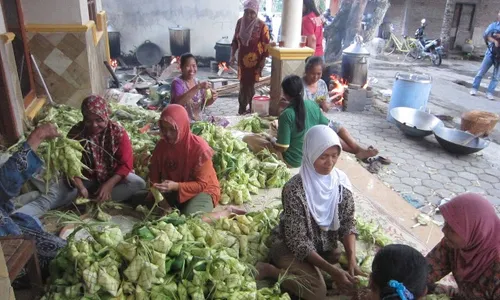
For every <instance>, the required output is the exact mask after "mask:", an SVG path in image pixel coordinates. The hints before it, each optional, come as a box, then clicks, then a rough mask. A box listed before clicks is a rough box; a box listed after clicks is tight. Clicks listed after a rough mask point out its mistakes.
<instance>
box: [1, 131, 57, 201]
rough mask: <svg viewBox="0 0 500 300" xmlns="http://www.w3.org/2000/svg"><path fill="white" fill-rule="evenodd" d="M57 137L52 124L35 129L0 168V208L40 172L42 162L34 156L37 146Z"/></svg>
mask: <svg viewBox="0 0 500 300" xmlns="http://www.w3.org/2000/svg"><path fill="white" fill-rule="evenodd" d="M57 136H59V134H58V132H57V128H56V127H55V126H54V125H52V124H44V125H42V126H40V127H37V128H36V129H35V130H34V131H33V132H32V133H31V134H30V135H29V137H28V139H27V140H26V142H25V143H23V144H22V146H21V148H20V149H19V150H17V151H16V152H14V154H12V156H11V157H9V159H8V160H7V161H6V162H5V163H4V164H3V165H2V166H1V167H0V200H1V201H0V206H3V202H4V201H8V200H10V198H12V197H15V196H17V195H18V194H19V192H20V190H21V187H22V186H23V184H24V183H25V182H26V181H27V180H28V179H30V178H31V176H33V174H35V173H36V172H38V171H39V170H40V168H41V167H42V165H43V161H42V160H41V159H40V158H39V157H38V156H37V155H36V153H35V151H36V150H37V149H38V146H40V144H41V143H42V142H43V141H44V140H47V139H52V138H55V137H57Z"/></svg>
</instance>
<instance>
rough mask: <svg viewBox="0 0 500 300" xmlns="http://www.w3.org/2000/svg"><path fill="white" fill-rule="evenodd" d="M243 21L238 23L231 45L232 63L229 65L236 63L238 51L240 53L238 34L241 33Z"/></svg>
mask: <svg viewBox="0 0 500 300" xmlns="http://www.w3.org/2000/svg"><path fill="white" fill-rule="evenodd" d="M240 26H241V19H239V20H238V22H237V23H236V28H235V29H234V35H233V41H232V43H231V61H230V62H229V64H233V63H235V61H236V51H238V47H239V44H238V33H239V32H240Z"/></svg>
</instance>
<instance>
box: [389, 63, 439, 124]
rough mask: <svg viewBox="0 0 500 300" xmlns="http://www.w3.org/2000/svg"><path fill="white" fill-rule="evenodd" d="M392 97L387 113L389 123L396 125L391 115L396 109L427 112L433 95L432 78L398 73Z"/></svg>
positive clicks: (423, 75)
mask: <svg viewBox="0 0 500 300" xmlns="http://www.w3.org/2000/svg"><path fill="white" fill-rule="evenodd" d="M395 78H396V80H395V81H394V85H393V88H392V97H391V101H390V102H389V109H388V111H387V121H389V122H391V123H394V120H393V118H392V117H391V115H390V111H391V109H393V108H395V107H401V106H402V107H411V108H415V109H419V110H426V108H427V102H428V101H429V96H430V94H431V82H432V77H431V76H430V75H427V74H411V73H397V74H396V77H395Z"/></svg>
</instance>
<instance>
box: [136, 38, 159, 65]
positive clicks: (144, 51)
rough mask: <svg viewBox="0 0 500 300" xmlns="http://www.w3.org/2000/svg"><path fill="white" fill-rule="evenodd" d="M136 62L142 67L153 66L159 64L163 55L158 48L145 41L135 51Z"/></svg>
mask: <svg viewBox="0 0 500 300" xmlns="http://www.w3.org/2000/svg"><path fill="white" fill-rule="evenodd" d="M135 56H136V58H137V61H138V62H139V63H140V64H141V65H143V66H154V65H157V64H159V63H160V62H161V59H162V58H163V53H162V51H161V49H160V47H159V46H158V45H156V44H154V43H151V42H150V41H145V42H144V44H142V45H140V46H139V47H138V48H137V50H136V51H135Z"/></svg>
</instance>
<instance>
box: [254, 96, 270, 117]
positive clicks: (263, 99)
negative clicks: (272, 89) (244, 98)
mask: <svg viewBox="0 0 500 300" xmlns="http://www.w3.org/2000/svg"><path fill="white" fill-rule="evenodd" d="M270 102H271V98H270V97H269V96H254V97H253V99H252V112H254V113H257V114H258V115H259V116H260V117H265V116H268V115H269V103H270Z"/></svg>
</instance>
